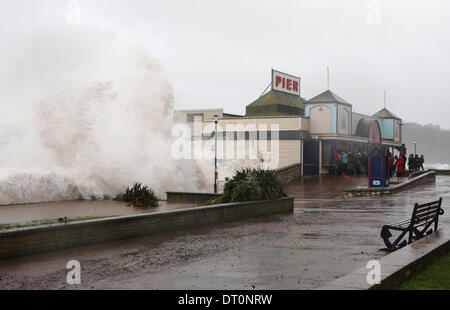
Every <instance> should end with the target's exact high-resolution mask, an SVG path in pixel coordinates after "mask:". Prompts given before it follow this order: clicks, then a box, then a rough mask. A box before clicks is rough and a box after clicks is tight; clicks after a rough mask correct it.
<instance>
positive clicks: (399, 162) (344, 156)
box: [329, 151, 425, 177]
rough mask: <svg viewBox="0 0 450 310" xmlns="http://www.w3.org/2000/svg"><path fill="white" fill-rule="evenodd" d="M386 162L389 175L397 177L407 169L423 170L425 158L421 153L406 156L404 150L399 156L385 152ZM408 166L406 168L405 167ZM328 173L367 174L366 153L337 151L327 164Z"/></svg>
mask: <svg viewBox="0 0 450 310" xmlns="http://www.w3.org/2000/svg"><path fill="white" fill-rule="evenodd" d="M387 163H388V168H389V169H388V172H389V177H392V176H394V175H396V176H397V177H401V176H404V175H405V173H406V172H407V171H408V172H409V173H411V172H416V171H419V170H422V171H423V170H424V167H423V164H424V163H425V158H424V156H423V155H421V156H420V157H419V155H413V154H410V155H409V157H408V158H406V152H404V153H403V152H402V153H401V154H400V155H399V156H397V155H396V156H394V157H393V156H392V154H391V153H390V152H388V153H387ZM406 166H408V170H407V169H406ZM329 167H330V168H329V173H330V174H334V175H337V174H342V175H356V176H360V175H361V174H363V175H364V174H365V175H367V173H368V154H366V153H360V152H355V153H353V152H344V151H338V152H336V153H334V154H332V158H331V163H330V166H329Z"/></svg>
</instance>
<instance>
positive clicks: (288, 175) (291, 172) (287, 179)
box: [277, 164, 302, 185]
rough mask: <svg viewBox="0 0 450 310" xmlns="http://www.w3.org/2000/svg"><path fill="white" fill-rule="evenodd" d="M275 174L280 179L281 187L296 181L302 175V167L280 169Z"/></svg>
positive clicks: (294, 166) (298, 165)
mask: <svg viewBox="0 0 450 310" xmlns="http://www.w3.org/2000/svg"><path fill="white" fill-rule="evenodd" d="M277 173H278V175H279V176H280V178H281V182H282V183H283V185H286V184H289V183H291V182H293V181H295V180H298V179H299V178H300V177H301V175H302V165H301V164H294V165H290V166H287V167H284V168H281V169H277Z"/></svg>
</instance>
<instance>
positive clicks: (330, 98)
mask: <svg viewBox="0 0 450 310" xmlns="http://www.w3.org/2000/svg"><path fill="white" fill-rule="evenodd" d="M325 102H328V103H329V102H337V103H343V104H349V105H351V104H350V103H349V102H347V101H346V100H345V99H343V98H342V97H340V96H338V95H336V94H335V93H333V92H332V91H331V90H326V91H324V92H323V93H321V94H319V95H317V96H315V97H314V98H312V99H309V100H308V101H307V103H325Z"/></svg>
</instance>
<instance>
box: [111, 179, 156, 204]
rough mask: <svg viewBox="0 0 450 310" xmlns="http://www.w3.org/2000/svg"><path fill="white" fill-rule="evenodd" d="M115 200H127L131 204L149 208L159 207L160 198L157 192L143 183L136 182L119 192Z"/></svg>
mask: <svg viewBox="0 0 450 310" xmlns="http://www.w3.org/2000/svg"><path fill="white" fill-rule="evenodd" d="M114 200H116V201H123V202H127V203H128V205H129V206H133V207H139V208H147V207H157V206H158V201H159V200H160V199H159V198H158V196H157V195H156V194H155V192H154V191H153V190H152V189H150V188H148V187H147V186H142V184H141V183H135V184H134V185H133V186H132V187H128V188H127V189H126V190H125V192H123V193H122V194H118V195H117V196H116V197H115V198H114Z"/></svg>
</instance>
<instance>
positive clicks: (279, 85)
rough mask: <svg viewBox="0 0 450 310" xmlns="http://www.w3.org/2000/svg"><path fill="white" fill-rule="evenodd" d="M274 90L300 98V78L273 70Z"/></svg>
mask: <svg viewBox="0 0 450 310" xmlns="http://www.w3.org/2000/svg"><path fill="white" fill-rule="evenodd" d="M272 90H277V91H281V92H284V93H288V94H291V95H297V96H300V77H297V76H293V75H290V74H286V73H283V72H280V71H276V70H272Z"/></svg>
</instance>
